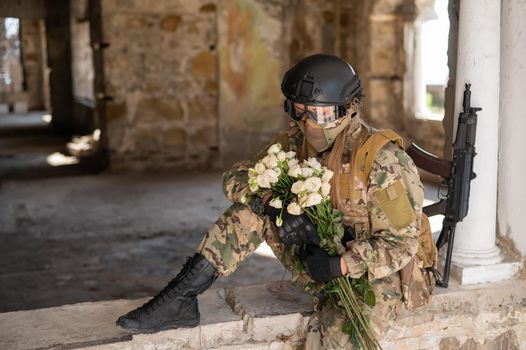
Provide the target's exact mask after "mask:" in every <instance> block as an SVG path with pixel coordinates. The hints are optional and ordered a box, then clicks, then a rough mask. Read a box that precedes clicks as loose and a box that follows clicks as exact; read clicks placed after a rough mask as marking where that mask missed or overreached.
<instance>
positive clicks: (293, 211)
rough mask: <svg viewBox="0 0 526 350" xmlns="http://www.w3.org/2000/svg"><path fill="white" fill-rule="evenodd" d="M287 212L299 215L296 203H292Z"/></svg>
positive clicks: (299, 208) (300, 211)
mask: <svg viewBox="0 0 526 350" xmlns="http://www.w3.org/2000/svg"><path fill="white" fill-rule="evenodd" d="M287 211H288V212H289V214H292V215H301V213H302V210H301V207H300V206H299V205H298V203H296V202H292V203H290V204H289V205H288V206H287Z"/></svg>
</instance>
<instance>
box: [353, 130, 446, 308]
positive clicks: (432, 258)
mask: <svg viewBox="0 0 526 350" xmlns="http://www.w3.org/2000/svg"><path fill="white" fill-rule="evenodd" d="M388 142H394V143H396V144H398V146H399V147H400V148H402V149H403V148H404V144H403V139H402V138H401V137H400V136H399V135H397V134H396V133H395V132H394V131H392V130H388V129H386V130H380V131H378V132H376V133H374V134H372V135H371V136H369V138H368V139H367V141H366V142H365V143H364V144H363V145H362V146H361V147H360V148H359V149H358V151H357V154H356V161H355V163H354V175H355V176H357V177H358V178H359V179H360V180H361V181H362V182H363V183H364V184H366V185H367V184H368V179H369V175H370V173H371V169H372V166H373V162H374V159H375V157H376V153H378V151H379V150H380V149H382V148H383V147H384V146H385V145H386V144H387V143H388ZM418 243H419V248H418V252H417V253H416V257H413V259H412V260H411V261H410V262H409V263H408V264H407V265H406V266H405V267H403V268H402V269H401V270H400V280H401V287H402V295H403V300H404V303H405V305H406V307H407V308H415V307H418V306H420V305H424V304H426V303H427V302H428V301H429V299H430V297H431V294H432V293H433V290H434V287H435V284H436V280H435V277H434V275H433V273H432V272H431V271H430V268H436V267H437V266H436V265H437V259H438V252H437V249H436V246H435V244H434V242H433V237H432V232H431V226H430V224H429V218H428V217H427V215H426V214H424V213H422V222H421V226H420V235H419V236H418Z"/></svg>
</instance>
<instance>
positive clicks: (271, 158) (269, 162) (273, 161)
mask: <svg viewBox="0 0 526 350" xmlns="http://www.w3.org/2000/svg"><path fill="white" fill-rule="evenodd" d="M261 161H262V162H263V164H265V166H266V167H267V168H269V169H272V168H275V167H277V166H278V158H276V156H275V155H273V154H269V155H268V156H265V158H263V159H262V160H261Z"/></svg>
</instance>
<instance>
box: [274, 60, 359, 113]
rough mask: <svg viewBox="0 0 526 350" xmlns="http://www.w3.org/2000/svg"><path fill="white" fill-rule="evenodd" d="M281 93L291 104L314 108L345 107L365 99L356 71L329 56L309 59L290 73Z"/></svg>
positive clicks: (284, 79) (288, 72) (300, 62)
mask: <svg viewBox="0 0 526 350" xmlns="http://www.w3.org/2000/svg"><path fill="white" fill-rule="evenodd" d="M281 91H282V92H283V95H285V97H286V98H287V99H288V100H290V101H292V102H296V103H302V104H307V105H315V106H327V105H341V106H345V105H347V104H349V103H351V102H352V100H353V98H357V99H358V100H359V99H360V98H361V95H362V93H361V92H362V89H361V84H360V77H358V74H356V72H355V71H354V69H353V67H352V66H351V65H350V64H349V63H347V62H346V61H344V60H343V59H341V58H339V57H337V56H334V55H327V54H316V55H312V56H308V57H306V58H304V59H302V60H301V61H299V62H298V63H297V64H296V65H295V66H294V67H292V68H291V69H289V70H288V71H287V72H286V73H285V76H284V77H283V81H282V82H281Z"/></svg>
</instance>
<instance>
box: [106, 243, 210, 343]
mask: <svg viewBox="0 0 526 350" xmlns="http://www.w3.org/2000/svg"><path fill="white" fill-rule="evenodd" d="M217 277H218V272H217V270H216V268H215V267H214V266H213V265H212V264H210V262H208V260H206V259H205V258H204V257H203V256H202V255H201V254H199V253H196V254H195V255H194V256H193V257H191V258H190V257H188V258H187V260H186V263H185V264H184V266H183V269H182V270H181V272H179V274H178V275H177V276H176V277H175V278H174V279H173V280H171V281H170V283H168V285H167V286H166V287H164V288H163V289H162V290H161V291H160V292H159V293H158V294H157V295H156V296H154V297H153V298H152V299H150V300H149V301H148V302H147V303H146V304H144V305H143V306H141V307H139V308H137V309H135V310H133V311H130V312H128V313H127V314H126V315H123V316H121V317H119V319H118V320H117V322H116V323H117V325H118V326H120V327H121V328H123V329H124V330H126V331H128V332H133V333H155V332H159V331H162V330H165V329H169V328H179V327H194V326H197V325H198V324H199V317H200V315H199V308H198V306H197V295H198V294H200V293H202V292H204V291H205V290H206V289H207V288H208V287H210V285H211V284H212V283H213V282H214V281H215V280H216V279H217Z"/></svg>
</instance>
